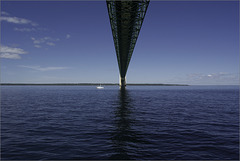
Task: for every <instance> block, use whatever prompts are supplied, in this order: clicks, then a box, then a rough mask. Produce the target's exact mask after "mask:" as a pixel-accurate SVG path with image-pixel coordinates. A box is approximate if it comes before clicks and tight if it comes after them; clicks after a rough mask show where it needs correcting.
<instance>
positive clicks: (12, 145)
mask: <svg viewBox="0 0 240 161" xmlns="http://www.w3.org/2000/svg"><path fill="white" fill-rule="evenodd" d="M1 157H2V159H7V160H20V159H21V160H26V159H33V160H43V159H45V160H55V159H56V160H60V159H76V160H80V159H102V160H106V159H145V160H146V159H151V160H153V159H158V160H164V159H194V160H198V159H210V160H219V159H220V160H227V159H229V160H238V159H239V88H238V87H237V86H128V87H127V89H126V90H120V89H119V88H118V87H117V86H105V88H104V89H103V90H98V89H96V87H94V86H2V87H1Z"/></svg>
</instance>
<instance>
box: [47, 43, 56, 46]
mask: <svg viewBox="0 0 240 161" xmlns="http://www.w3.org/2000/svg"><path fill="white" fill-rule="evenodd" d="M47 45H49V46H55V44H54V43H52V42H47Z"/></svg>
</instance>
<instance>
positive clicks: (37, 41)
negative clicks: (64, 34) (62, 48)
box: [31, 36, 60, 48]
mask: <svg viewBox="0 0 240 161" xmlns="http://www.w3.org/2000/svg"><path fill="white" fill-rule="evenodd" d="M31 39H32V41H33V44H35V45H34V46H35V47H38V48H39V46H40V44H45V45H48V46H55V43H53V42H56V41H59V40H60V39H59V38H51V37H47V36H46V37H43V38H39V39H36V38H34V37H31ZM36 44H37V45H38V46H36Z"/></svg>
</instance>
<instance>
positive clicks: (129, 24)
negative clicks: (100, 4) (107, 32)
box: [107, 0, 150, 87]
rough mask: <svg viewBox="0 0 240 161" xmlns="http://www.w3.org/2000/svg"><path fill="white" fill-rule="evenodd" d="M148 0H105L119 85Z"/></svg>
mask: <svg viewBox="0 0 240 161" xmlns="http://www.w3.org/2000/svg"><path fill="white" fill-rule="evenodd" d="M149 1H150V0H121V1H120V0H107V8H108V14H109V19H110V24H111V28H112V35H113V40H114V45H115V50H116V55H117V60H118V67H119V73H120V82H119V85H120V86H121V87H125V86H126V74H127V69H128V65H129V62H130V60H131V57H132V54H133V50H134V47H135V44H136V41H137V38H138V35H139V32H140V29H141V27H142V23H143V20H144V17H145V14H146V11H147V8H148V5H149Z"/></svg>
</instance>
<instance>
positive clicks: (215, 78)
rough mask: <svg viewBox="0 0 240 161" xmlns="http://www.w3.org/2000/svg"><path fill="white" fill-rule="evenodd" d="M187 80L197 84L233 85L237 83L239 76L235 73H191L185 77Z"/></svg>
mask: <svg viewBox="0 0 240 161" xmlns="http://www.w3.org/2000/svg"><path fill="white" fill-rule="evenodd" d="M187 80H188V81H190V82H193V83H198V84H234V83H236V82H238V81H239V75H238V74H237V73H226V72H218V73H210V74H201V73H193V74H189V75H188V76H187Z"/></svg>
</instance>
